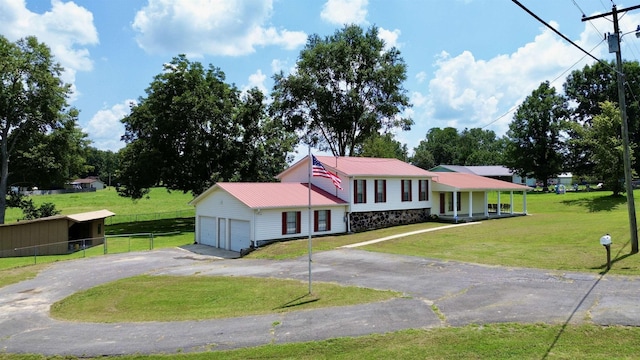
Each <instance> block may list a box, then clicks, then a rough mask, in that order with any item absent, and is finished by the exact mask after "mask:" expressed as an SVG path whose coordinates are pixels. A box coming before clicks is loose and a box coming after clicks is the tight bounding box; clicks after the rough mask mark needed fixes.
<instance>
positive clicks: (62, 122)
mask: <svg viewBox="0 0 640 360" xmlns="http://www.w3.org/2000/svg"><path fill="white" fill-rule="evenodd" d="M78 115H79V112H78V110H77V109H75V108H71V109H70V110H69V111H67V112H63V113H61V114H60V115H59V122H58V124H55V125H54V126H53V128H52V129H51V131H49V132H47V133H38V132H36V133H33V134H31V135H30V136H28V137H24V138H23V141H19V142H16V146H15V149H14V154H13V157H12V164H13V165H12V167H11V172H10V173H9V183H10V184H28V185H30V186H37V187H39V188H42V189H56V188H63V187H64V185H65V184H66V183H67V182H68V181H69V180H71V179H73V178H76V177H78V176H81V175H83V174H84V173H85V172H86V171H87V165H86V163H87V156H88V149H89V143H90V140H89V139H88V135H87V134H86V133H84V132H83V131H82V129H80V127H79V126H78ZM10 138H11V136H10Z"/></svg>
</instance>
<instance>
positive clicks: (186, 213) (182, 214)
mask: <svg viewBox="0 0 640 360" xmlns="http://www.w3.org/2000/svg"><path fill="white" fill-rule="evenodd" d="M195 216H196V210H195V208H189V209H183V210H176V211H165V212H155V213H146V214H131V215H126V214H124V215H119V214H116V215H114V216H110V217H108V218H106V219H105V225H114V224H122V223H135V222H142V221H154V220H163V219H178V218H188V217H195Z"/></svg>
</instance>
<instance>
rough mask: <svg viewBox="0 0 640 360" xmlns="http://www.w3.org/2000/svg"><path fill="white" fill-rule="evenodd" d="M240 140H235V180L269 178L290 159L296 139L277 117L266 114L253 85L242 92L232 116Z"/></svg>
mask: <svg viewBox="0 0 640 360" xmlns="http://www.w3.org/2000/svg"><path fill="white" fill-rule="evenodd" d="M235 121H236V123H237V124H238V125H239V126H240V132H241V140H240V141H239V142H237V143H236V144H235V147H234V149H235V151H236V158H237V159H238V164H237V165H236V170H237V172H236V173H235V175H234V177H233V179H232V180H235V181H259V182H267V181H273V178H274V175H276V174H278V173H280V172H281V171H282V170H283V169H285V168H286V167H287V163H288V161H291V160H293V156H290V155H289V154H290V152H291V151H293V148H294V147H295V145H296V144H297V142H298V137H297V136H296V134H295V133H293V132H290V131H287V130H286V129H285V127H284V124H282V121H281V119H277V118H270V117H269V116H268V109H267V105H266V99H265V96H264V94H263V93H262V92H261V91H260V90H258V89H257V88H253V89H250V90H248V91H247V93H246V94H244V96H242V99H241V102H240V104H239V105H238V110H237V113H236V116H235Z"/></svg>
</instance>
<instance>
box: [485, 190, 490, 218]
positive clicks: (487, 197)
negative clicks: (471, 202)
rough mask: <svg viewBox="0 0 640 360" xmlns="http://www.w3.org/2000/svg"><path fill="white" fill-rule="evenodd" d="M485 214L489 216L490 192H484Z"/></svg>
mask: <svg viewBox="0 0 640 360" xmlns="http://www.w3.org/2000/svg"><path fill="white" fill-rule="evenodd" d="M484 216H487V217H488V216H489V192H488V191H485V192H484Z"/></svg>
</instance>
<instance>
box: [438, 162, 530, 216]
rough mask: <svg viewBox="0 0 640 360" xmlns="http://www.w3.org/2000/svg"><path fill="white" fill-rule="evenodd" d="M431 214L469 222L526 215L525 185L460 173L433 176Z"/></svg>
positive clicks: (527, 188) (526, 188)
mask: <svg viewBox="0 0 640 360" xmlns="http://www.w3.org/2000/svg"><path fill="white" fill-rule="evenodd" d="M433 190H434V195H436V196H435V198H434V199H433V202H434V207H433V210H435V211H432V214H434V215H437V216H438V218H439V219H440V220H443V221H450V222H469V221H479V220H487V219H501V218H508V217H515V216H524V215H527V191H529V190H530V188H529V187H527V186H524V185H519V184H513V183H510V182H506V181H501V180H496V179H491V178H485V177H482V176H477V175H471V174H462V173H438V176H437V177H434V179H433Z"/></svg>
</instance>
